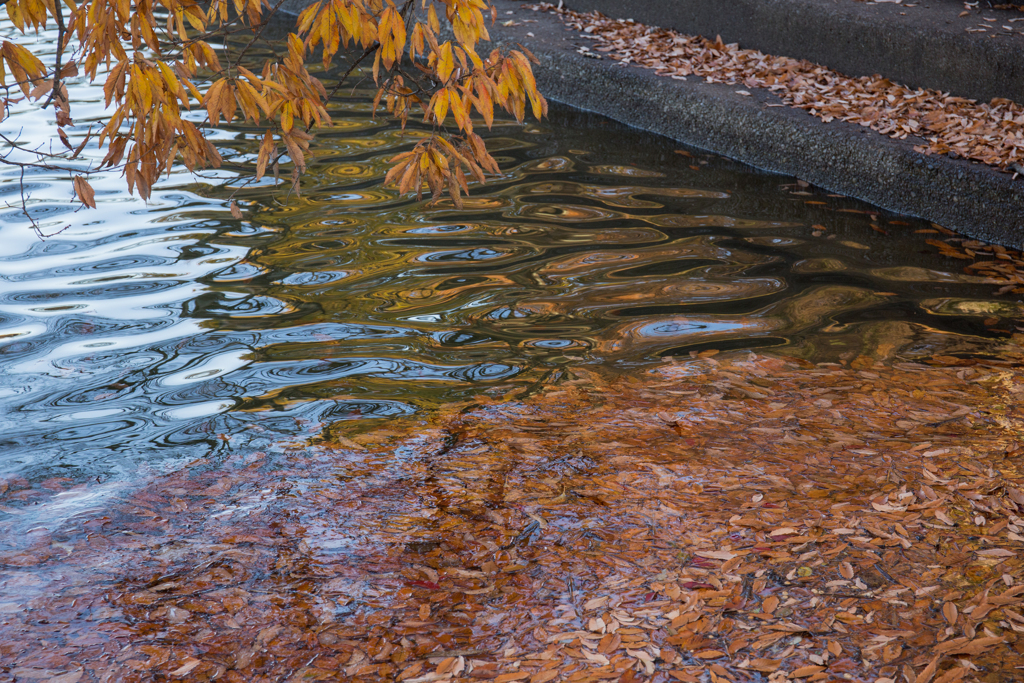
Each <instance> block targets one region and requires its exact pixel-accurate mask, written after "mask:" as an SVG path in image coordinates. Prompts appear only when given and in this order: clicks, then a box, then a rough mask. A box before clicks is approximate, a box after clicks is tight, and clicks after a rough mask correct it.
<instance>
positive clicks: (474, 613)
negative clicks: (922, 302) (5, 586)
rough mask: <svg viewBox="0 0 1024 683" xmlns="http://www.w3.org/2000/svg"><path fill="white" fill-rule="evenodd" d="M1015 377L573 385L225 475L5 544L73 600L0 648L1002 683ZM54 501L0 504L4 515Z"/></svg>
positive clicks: (643, 674)
mask: <svg viewBox="0 0 1024 683" xmlns="http://www.w3.org/2000/svg"><path fill="white" fill-rule="evenodd" d="M1008 353H1009V352H1008ZM1008 358H1010V359H1016V360H1014V362H1013V363H1012V364H1007V363H1006V362H998V363H996V362H993V363H991V364H985V363H984V362H972V363H970V364H966V365H965V364H962V363H961V364H957V363H956V362H953V361H950V360H949V359H948V358H941V359H938V360H937V362H936V364H935V365H927V364H924V363H907V364H905V366H906V367H898V366H897V367H892V366H885V365H882V364H881V363H876V362H874V361H873V360H870V359H866V358H855V359H854V360H853V361H851V362H850V363H849V364H848V367H844V366H841V365H838V364H819V365H814V364H811V363H808V362H807V361H803V360H800V359H795V358H786V357H773V356H762V355H754V354H750V353H719V354H717V355H715V356H714V357H713V358H711V357H709V356H708V357H703V358H700V357H697V358H691V359H685V360H682V361H675V362H671V363H666V364H664V365H663V366H661V367H660V368H659V369H658V371H657V372H654V373H650V374H648V375H645V376H643V378H642V381H636V380H635V378H631V377H621V376H620V377H605V376H603V375H601V374H599V373H596V372H593V371H591V370H587V369H578V370H572V375H575V377H573V376H572V375H570V379H568V380H567V381H566V382H565V383H563V384H561V385H557V386H553V387H549V388H546V389H544V390H541V391H539V392H538V393H536V394H534V395H532V396H531V397H529V398H528V399H522V400H518V401H508V402H502V401H500V400H493V401H492V400H490V399H486V398H484V399H481V404H480V406H479V407H477V408H473V409H467V410H465V411H464V412H460V411H459V410H453V411H451V413H449V414H442V415H439V416H437V417H436V418H435V419H433V420H432V421H430V422H429V423H427V424H424V423H422V422H419V421H414V420H409V421H408V422H400V421H393V422H391V423H389V424H388V426H387V427H382V428H380V429H378V430H376V431H373V432H370V433H367V434H363V435H359V436H352V437H351V438H338V437H335V440H334V441H324V442H320V443H316V444H297V445H295V446H294V447H290V448H288V449H287V450H286V451H285V452H284V453H283V454H282V455H281V456H280V457H279V458H275V457H274V456H272V455H268V454H253V453H244V454H243V453H239V454H235V455H230V456H227V457H226V458H225V460H224V462H223V463H219V464H217V465H216V466H213V465H209V464H204V465H202V466H197V467H195V468H193V469H184V470H182V471H180V472H177V473H172V474H168V475H164V476H161V477H157V478H156V479H154V481H153V482H152V483H151V484H150V485H147V486H144V487H143V488H142V489H140V490H138V491H134V492H131V493H128V494H126V495H124V496H123V498H122V499H120V500H118V502H116V503H115V504H114V506H113V507H112V508H111V509H109V510H106V511H104V512H103V514H95V516H94V517H90V518H87V519H84V520H83V521H82V522H81V523H80V524H79V523H78V522H76V525H77V526H75V525H72V526H68V527H67V528H60V529H52V530H50V529H48V530H47V532H46V534H45V535H37V534H30V535H28V536H29V537H26V538H13V539H10V540H8V541H7V542H8V543H11V544H13V545H12V547H11V548H10V549H9V550H7V551H6V552H4V553H3V554H2V555H0V561H2V563H3V564H2V566H0V572H4V574H3V576H4V577H5V578H4V580H7V581H10V580H11V579H10V577H11V576H16V577H21V578H20V579H19V580H24V576H25V575H24V574H23V573H22V572H24V570H23V569H21V568H22V567H30V568H31V569H32V572H33V573H36V572H46V573H47V576H51V577H65V578H55V579H53V581H52V584H47V590H48V591H51V597H49V598H47V599H45V600H43V599H35V600H33V601H32V602H31V603H30V602H29V600H27V599H21V598H20V597H19V596H18V595H17V594H16V593H12V594H11V595H12V597H4V598H3V599H0V610H2V612H3V615H4V619H3V620H0V642H18V643H19V644H22V643H23V644H24V645H21V646H20V647H22V650H21V651H20V652H19V657H23V658H28V660H29V661H41V659H40V658H42V657H50V656H52V652H51V651H50V650H48V649H47V647H48V646H47V645H46V643H49V642H55V641H54V639H58V640H59V641H60V643H61V644H60V645H59V647H60V648H62V651H65V652H67V653H68V654H67V656H68V657H69V659H68V661H69V662H70V661H75V662H80V663H82V665H83V667H84V668H83V669H82V672H83V673H82V679H81V680H82V681H89V683H92V681H94V680H98V679H97V678H96V677H95V676H94V675H93V672H96V671H106V672H113V673H112V674H111V675H112V676H113V677H114V679H118V680H153V679H156V678H161V677H164V678H172V679H181V680H206V679H212V678H214V677H219V678H218V680H220V679H224V680H231V677H233V676H235V675H236V674H237V675H238V676H240V677H241V678H240V679H236V680H255V679H256V678H258V677H261V676H262V677H271V678H274V679H282V680H289V679H295V680H299V679H304V680H321V679H322V680H326V679H329V678H330V677H332V676H333V677H335V678H342V679H345V680H360V681H364V680H365V681H397V680H401V681H417V680H419V681H437V680H452V681H454V680H457V679H461V680H476V679H484V680H507V681H531V682H534V683H546V682H547V681H560V680H586V679H588V678H590V679H592V680H595V681H597V680H638V681H639V680H645V681H646V680H650V679H652V678H654V679H657V680H660V679H659V678H658V677H661V678H664V679H666V680H668V679H669V677H671V679H674V680H681V681H703V682H706V681H709V680H719V681H721V680H732V681H740V680H747V679H748V678H750V677H751V675H752V674H755V673H756V674H757V675H762V674H763V675H764V676H766V677H767V676H769V675H776V678H779V676H780V675H784V676H786V677H787V680H797V679H798V678H803V679H804V680H809V679H815V680H827V677H828V676H833V677H840V676H843V675H844V674H849V675H850V677H851V679H852V680H869V681H878V680H882V679H886V680H896V679H897V677H900V678H903V677H905V678H906V680H907V681H908V682H909V681H915V683H917V682H926V683H935V682H936V681H940V680H943V679H948V680H954V679H955V680H961V679H964V680H967V679H969V678H970V677H971V676H974V675H975V674H976V673H977V672H979V671H985V672H989V673H992V674H993V675H996V676H1002V677H1003V679H1004V680H1013V676H1015V674H1016V672H1017V671H1018V669H1017V668H1016V667H1018V666H1024V657H1022V655H1021V654H1020V653H1019V650H1020V648H1019V644H1020V642H1021V641H1020V640H1019V638H1020V637H1021V635H1022V634H1024V615H1022V614H1021V607H1020V606H1021V603H1022V602H1024V564H1022V562H1021V559H1020V557H1019V554H1018V553H1017V552H1016V550H1015V548H1017V547H1018V545H1017V544H1018V543H1019V540H1018V539H1019V538H1021V537H1022V536H1024V518H1022V517H1021V514H1022V511H1024V506H1021V505H1019V504H1018V502H1017V500H1016V499H1015V497H1014V495H1013V493H1012V492H1013V491H1018V492H1019V491H1020V490H1022V488H1024V474H1022V473H1020V472H1019V471H1018V468H1017V465H1016V460H1015V458H1017V457H1018V456H1019V454H1021V453H1022V450H1021V449H1020V448H1019V446H1018V441H1019V437H1018V435H1019V426H1020V425H1021V424H1024V420H1022V417H1024V415H1022V412H1024V411H1022V410H1021V409H1020V408H1018V407H1017V405H1018V403H1019V401H1016V400H1015V397H1016V393H1015V392H1014V391H1013V390H1014V389H1017V388H1018V387H1019V386H1020V384H1021V379H1024V372H1022V371H1021V370H1019V369H1018V368H1020V367H1024V363H1020V362H1019V360H1020V359H1019V358H1016V357H1014V356H1012V355H1009V356H1008ZM567 372H568V371H567ZM577 373H578V374H577ZM747 387H756V388H757V393H758V394H761V395H763V397H762V398H758V397H757V396H753V395H752V393H744V392H740V391H732V389H739V388H747ZM752 391H753V390H751V392H752ZM769 392H770V393H769ZM680 396H684V397H685V399H686V401H688V402H689V403H688V404H687V407H688V408H694V407H698V406H699V407H700V410H690V409H687V410H683V409H681V408H680V405H679V401H680V398H679V397H680ZM823 397H827V400H828V403H829V405H828V406H826V405H824V403H823V402H821V399H822V398H823ZM837 413H838V414H839V415H841V416H842V418H841V419H840V418H837V417H836V414H837ZM663 414H667V415H670V416H672V417H673V418H674V420H675V422H676V426H677V428H672V429H666V422H665V420H664V419H663V417H664V415H663ZM951 414H954V415H955V414H960V415H964V416H967V415H970V416H972V417H971V418H970V420H968V419H963V420H956V421H948V416H949V415H951ZM892 415H901V416H904V417H906V418H907V421H912V422H913V423H914V424H915V425H916V426H915V427H914V428H913V430H912V431H910V432H908V429H907V428H906V427H905V426H900V425H899V424H898V423H897V422H898V421H897V420H894V419H892ZM979 425H980V426H982V427H983V428H979ZM785 435H791V438H788V439H787V438H784V436H785ZM928 453H931V455H927V456H926V455H925V454H928ZM1008 454H1009V455H1008ZM47 487H48V488H47ZM62 490H63V487H62V485H61V484H60V483H59V482H48V483H47V484H46V487H44V486H42V484H40V485H38V486H37V485H35V484H31V483H29V482H22V481H15V480H5V481H4V482H2V483H0V504H2V505H4V506H5V507H12V509H13V506H16V505H17V504H19V501H33V500H38V499H39V498H40V496H42V495H55V494H56V493H57V492H59V491H62ZM30 494H31V495H30ZM37 494H38V495H37ZM98 623H99V624H101V627H99V628H98V627H97V624H98ZM153 633H160V634H161V635H160V638H159V639H158V640H154V639H153V638H151V637H150V635H151V634H153ZM224 652H230V653H232V654H231V655H230V656H231V657H232V658H233V659H232V660H231V661H232V667H233V668H232V669H230V670H225V671H224V672H223V673H218V672H220V671H221V667H224V666H226V665H225V664H223V663H222V662H223V655H222V654H219V653H224ZM116 653H121V654H116ZM0 657H3V655H2V654H0ZM32 658H35V659H32ZM960 662H964V663H969V664H970V667H965V666H962V665H961V664H960ZM973 667H977V669H975V668H973ZM69 668H70V667H69V666H68V667H65V668H63V669H58V670H57V671H67V670H68V669H69ZM186 668H187V670H186ZM179 672H183V673H179ZM961 672H963V673H961ZM61 675H65V674H61ZM823 676H824V677H823ZM779 680H782V679H781V678H779Z"/></svg>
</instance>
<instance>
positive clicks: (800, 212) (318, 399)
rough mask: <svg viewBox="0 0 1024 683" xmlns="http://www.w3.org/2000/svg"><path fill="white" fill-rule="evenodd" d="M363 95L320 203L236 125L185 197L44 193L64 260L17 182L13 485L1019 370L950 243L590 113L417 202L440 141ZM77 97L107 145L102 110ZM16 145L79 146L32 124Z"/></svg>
mask: <svg viewBox="0 0 1024 683" xmlns="http://www.w3.org/2000/svg"><path fill="white" fill-rule="evenodd" d="M48 39H49V38H48V37H47V36H43V37H42V38H41V39H40V41H41V43H45V41H46V40H48ZM342 93H343V96H340V97H338V98H337V100H336V101H335V103H334V109H333V112H332V116H334V117H335V120H334V127H333V128H331V129H330V130H329V131H324V132H322V133H321V134H320V135H319V136H318V137H317V140H316V143H315V152H314V156H315V162H314V163H313V164H312V167H311V170H310V172H309V173H308V174H307V176H306V177H305V178H304V179H303V181H302V195H301V197H296V196H295V195H294V194H291V195H290V194H289V193H288V191H287V189H286V186H285V185H284V184H282V185H281V186H278V187H275V185H274V181H273V180H272V179H265V181H264V182H263V183H261V184H260V185H259V186H247V187H241V183H240V182H239V181H238V180H237V177H238V176H237V171H239V170H240V169H241V165H240V164H241V163H242V162H244V161H251V160H252V158H253V155H254V152H255V150H256V145H255V144H253V142H252V138H253V136H252V133H253V131H248V130H246V129H244V128H239V127H235V128H225V129H222V130H221V131H218V132H217V133H216V137H217V139H218V140H219V141H220V144H221V146H222V149H223V150H224V154H225V158H226V159H227V160H228V163H227V165H226V167H225V168H224V169H222V170H220V171H218V172H216V173H210V174H207V175H206V177H204V178H200V179H195V178H192V177H191V176H189V175H187V174H173V175H172V176H171V177H170V178H169V179H168V180H167V181H165V182H164V183H162V185H161V186H160V187H159V188H158V189H157V191H155V192H154V195H153V198H152V200H151V201H150V202H149V204H148V205H147V204H145V203H143V202H141V201H139V200H137V199H135V198H132V197H129V196H128V195H127V194H126V193H125V192H124V187H123V181H122V180H121V179H120V178H118V177H117V175H116V174H111V175H109V176H106V177H102V178H99V179H97V180H96V182H95V183H94V184H95V186H96V189H97V199H98V201H99V206H100V208H99V209H98V210H95V211H77V212H76V211H74V205H72V204H70V203H69V202H68V199H69V196H70V183H68V182H67V179H66V178H63V177H60V176H58V175H47V174H34V175H31V176H30V177H29V178H27V182H28V186H29V190H30V197H29V201H28V208H29V210H30V211H31V213H32V215H33V216H34V217H35V218H36V220H37V221H39V222H40V225H41V227H42V230H43V231H44V232H47V233H50V232H56V231H58V230H61V229H63V231H62V232H60V233H59V234H56V235H54V236H52V237H48V238H46V239H40V238H39V236H38V235H37V234H36V231H34V230H33V228H32V227H31V225H30V224H29V222H28V221H27V220H26V219H25V218H24V216H23V215H22V214H21V212H20V208H19V207H18V206H17V204H18V203H19V202H20V199H19V195H18V191H17V181H18V176H17V174H16V173H15V172H12V171H11V170H9V169H0V195H2V197H0V201H3V200H6V201H8V202H11V203H12V204H14V206H11V207H8V208H2V207H0V475H20V476H24V477H26V478H29V479H33V480H39V479H43V478H47V477H54V476H58V477H60V476H63V477H69V478H70V479H71V480H72V481H83V480H90V481H91V480H96V481H99V482H105V481H111V482H117V481H126V480H131V479H133V478H138V477H140V476H144V474H145V473H146V472H157V471H162V470H165V469H167V468H172V467H174V466H176V465H178V464H180V463H182V462H184V461H187V460H190V459H193V458H195V457H199V456H204V455H209V454H211V453H217V452H222V451H224V450H226V449H232V448H239V447H243V446H245V447H252V448H255V447H263V448H274V447H275V445H279V444H281V443H282V442H283V441H293V440H296V439H301V438H306V437H307V436H309V435H312V434H316V433H318V432H319V431H321V430H322V429H323V428H324V427H325V426H326V425H330V424H332V423H340V424H341V425H342V427H341V428H342V429H353V430H355V429H362V428H367V427H369V426H372V425H374V424H377V423H378V421H380V420H386V419H389V418H393V417H395V416H402V415H411V414H418V413H419V414H422V413H424V411H429V410H431V409H433V408H436V407H438V406H441V405H443V404H445V403H447V402H451V401H457V400H465V399H467V398H471V397H472V396H474V395H477V394H478V393H479V392H495V393H504V392H506V391H508V390H509V389H511V388H515V387H519V386H528V385H534V384H536V383H540V382H547V381H557V379H558V376H559V369H560V368H562V367H564V366H571V365H576V364H608V365H614V366H616V367H622V368H631V367H642V366H643V365H645V364H649V363H656V362H660V357H661V356H664V355H666V354H680V353H687V352H689V351H692V350H703V349H710V348H718V349H734V348H750V349H764V348H774V349H776V350H779V351H782V352H786V353H790V354H796V355H800V356H803V357H806V358H809V359H812V360H844V359H846V360H848V359H852V358H854V357H856V356H857V355H859V354H862V353H867V354H871V355H874V356H876V357H880V358H887V359H896V358H903V359H908V360H909V359H919V358H922V357H926V356H929V355H932V354H936V353H956V354H958V355H970V354H992V353H998V348H999V346H1000V344H1002V343H1004V342H1005V339H1006V337H1007V336H1008V333H1009V332H1012V331H1013V329H1014V325H1015V324H1016V323H1017V318H1018V317H1019V316H1020V313H1021V306H1020V305H1019V303H1017V301H1016V297H1015V296H1014V295H1005V296H996V295H995V294H994V290H995V289H996V287H995V286H993V285H991V284H983V283H981V282H980V281H979V279H978V278H972V277H969V276H966V275H963V274H962V266H963V264H962V263H961V262H958V261H955V260H952V259H948V258H944V257H941V256H940V255H939V254H938V251H937V249H935V248H934V247H933V246H929V245H928V244H926V242H925V240H926V239H929V238H935V237H938V235H936V234H927V233H917V232H915V231H918V230H927V229H929V228H930V226H929V224H927V223H925V222H922V221H918V220H914V219H907V218H900V217H897V216H893V215H890V214H886V213H885V212H881V211H879V210H876V209H873V208H872V207H870V206H868V205H865V204H863V203H860V202H857V201H854V200H851V199H847V198H843V197H837V196H833V195H830V194H828V193H826V192H824V191H819V190H815V189H813V188H803V187H800V186H798V185H797V184H796V182H795V181H794V180H793V179H790V178H784V177H780V176H774V175H768V174H764V173H759V172H757V171H754V170H751V169H749V168H747V167H744V166H742V165H740V164H737V163H734V162H731V161H729V160H726V159H722V158H719V157H715V156H712V155H708V154H704V153H702V152H699V151H697V150H692V149H690V150H683V151H684V152H685V154H680V153H678V152H677V150H680V149H681V148H680V147H679V146H678V145H676V144H674V143H672V142H671V141H668V140H665V139H663V138H658V137H655V136H650V135H645V134H642V133H639V132H637V131H633V130H629V129H627V128H625V127H623V126H620V125H618V124H614V123H612V122H609V121H607V120H604V119H601V118H599V117H594V116H590V115H587V114H585V113H580V112H576V111H573V110H570V109H567V108H560V107H553V109H552V114H551V117H550V119H549V120H546V121H545V122H543V123H542V124H536V123H531V124H528V125H526V126H525V127H519V126H516V125H509V124H507V123H506V124H497V125H495V127H494V130H493V131H491V132H490V133H489V134H487V136H486V137H487V139H488V143H489V145H490V146H491V149H492V151H493V153H494V155H495V157H496V158H497V159H498V161H499V163H500V164H501V167H502V169H503V172H504V175H503V176H502V177H500V178H496V179H492V180H491V181H490V182H488V183H487V185H486V186H483V187H472V188H471V196H470V198H469V199H468V201H467V202H466V208H465V210H462V211H456V210H454V209H453V208H452V206H451V205H450V203H448V202H444V201H442V202H440V203H439V204H437V205H435V206H429V205H427V203H425V202H417V201H415V199H414V198H409V197H400V196H397V194H396V192H395V191H394V190H393V189H392V188H385V187H382V186H381V180H382V178H383V175H384V173H385V172H386V169H387V160H388V159H389V158H390V157H391V156H393V155H394V154H395V153H397V152H399V151H402V150H404V149H407V148H408V147H409V146H410V145H411V144H413V143H414V142H415V141H416V140H417V139H418V136H421V135H423V132H422V131H421V130H420V129H419V128H417V127H416V126H415V125H414V124H410V127H409V129H408V130H407V131H406V132H405V134H404V135H403V134H402V133H401V131H399V130H398V129H397V128H396V127H395V126H394V125H392V124H391V123H389V122H388V121H387V120H386V119H385V118H378V119H377V120H373V119H372V118H371V116H370V114H369V94H368V92H367V91H366V90H358V89H357V90H355V91H352V90H351V89H347V90H343V91H342ZM75 97H77V98H79V99H85V100H86V104H85V105H83V106H80V107H79V110H78V112H77V117H76V120H77V121H78V122H79V126H78V127H77V128H76V129H75V130H76V131H78V134H79V135H80V134H82V133H83V132H84V130H85V129H86V128H87V127H88V124H89V121H90V120H91V119H95V117H97V116H98V115H99V112H100V104H99V101H100V97H101V91H100V89H99V88H98V87H91V88H90V87H86V86H80V87H79V88H78V89H77V95H76V96H75ZM0 125H2V126H3V129H4V130H5V131H12V130H16V129H19V128H20V129H21V130H22V135H23V138H24V139H28V140H35V141H41V140H44V139H47V137H48V136H50V135H52V134H53V130H52V126H51V125H49V124H48V123H46V120H45V117H40V116H39V114H38V113H33V112H32V111H31V110H28V109H25V110H23V111H22V113H20V114H17V115H15V117H14V118H13V119H12V120H10V121H7V122H3V123H2V124H0ZM233 193H234V196H235V197H236V198H237V199H238V200H239V203H240V204H241V205H242V208H243V210H244V212H245V217H244V218H243V219H242V220H234V219H233V218H232V217H231V215H230V213H229V211H228V209H227V202H228V200H229V197H230V196H231V195H232V194H233ZM814 226H818V227H814ZM816 233H820V234H817V235H816Z"/></svg>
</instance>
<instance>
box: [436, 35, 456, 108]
mask: <svg viewBox="0 0 1024 683" xmlns="http://www.w3.org/2000/svg"><path fill="white" fill-rule="evenodd" d="M436 69H437V75H438V77H439V78H440V79H441V82H442V83H446V82H447V81H448V78H449V77H450V76H451V75H452V71H454V70H455V60H454V58H453V57H452V44H451V43H448V42H446V43H445V44H444V45H442V46H441V52H440V53H439V54H438V55H437V67H436ZM441 118H442V119H443V118H444V117H443V116H442V117H441Z"/></svg>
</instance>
